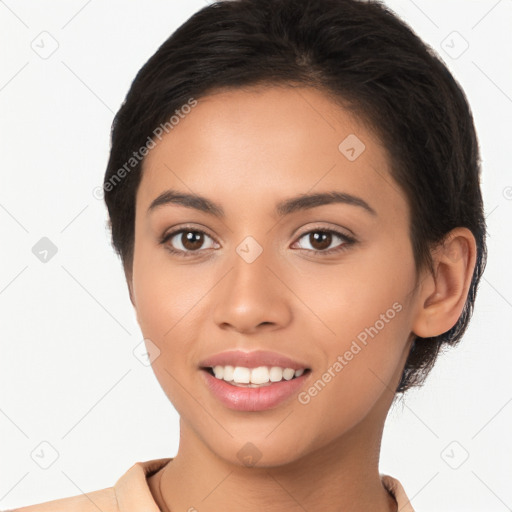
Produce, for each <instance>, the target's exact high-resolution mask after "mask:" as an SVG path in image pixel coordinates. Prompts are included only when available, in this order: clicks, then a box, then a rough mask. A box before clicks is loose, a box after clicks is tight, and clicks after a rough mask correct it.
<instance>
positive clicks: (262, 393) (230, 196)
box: [129, 87, 419, 465]
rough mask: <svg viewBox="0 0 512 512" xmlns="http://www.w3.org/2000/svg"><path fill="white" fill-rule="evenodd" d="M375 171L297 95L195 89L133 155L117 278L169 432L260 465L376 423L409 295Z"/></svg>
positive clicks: (373, 150) (405, 244)
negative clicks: (159, 134)
mask: <svg viewBox="0 0 512 512" xmlns="http://www.w3.org/2000/svg"><path fill="white" fill-rule="evenodd" d="M187 111H188V109H187ZM389 166H390V162H389V159H388V156H387V153H386V150H385V148H384V147H382V146H381V145H380V144H379V141H378V140H377V138H376V137H375V136H374V135H373V134H372V132H370V131H369V130H368V129H367V128H365V126H364V125H363V124H362V123H361V122H359V121H358V120H357V119H355V118H354V117H352V116H351V115H349V114H348V113H347V112H345V111H343V110H341V109H340V108H339V107H337V106H336V105H335V104H333V103H332V102H331V101H330V100H329V99H328V98H327V97H326V96H324V95H323V94H322V93H321V92H319V91H317V90H314V89H308V88H301V89H295V90H294V89H291V88H278V87H272V88H267V89H254V90H250V91H241V90H235V91H231V92H224V93H221V94H215V95H211V96H208V97H205V98H201V99H199V100H198V103H197V105H196V106H195V107H193V108H191V111H190V113H188V114H187V115H184V114H183V115H182V118H180V120H179V123H178V124H176V125H175V126H174V128H173V129H172V130H171V131H170V132H169V133H168V134H166V135H164V137H163V138H162V140H161V141H160V142H158V143H157V145H156V147H154V148H153V149H151V150H150V151H149V153H148V155H147V156H146V158H145V161H144V171H143V176H142V180H141V183H140V187H139V189H138V193H137V200H136V222H135V250H134V261H133V276H132V279H131V281H129V284H130V288H131V297H132V301H133V304H134V306H135V308H136V312H137V317H138V321H139V324H140V327H141V330H142V333H143V335H144V337H145V338H146V339H148V340H150V342H147V346H148V351H149V353H150V354H151V357H155V355H158V351H157V350H156V351H155V349H154V346H156V347H158V350H159V351H160V352H159V355H158V356H157V357H156V358H155V359H154V360H153V362H152V365H153V369H154V371H155V374H156V376H157V378H158V380H159V382H160V384H161V386H162V388H163V390H164V391H165V393H166V394H167V396H168V397H169V399H170V400H171V401H172V403H173V404H174V406H175V408H176V409H177V411H178V412H179V414H180V416H181V429H182V441H184V440H186V442H189V443H193V442H195V443H196V446H202V447H203V448H208V449H210V450H211V451H212V452H213V453H216V454H218V455H219V456H221V457H222V458H224V459H226V460H229V461H232V462H235V463H238V464H240V463H245V462H246V461H247V460H249V459H251V457H252V459H251V460H254V461H255V460H256V459H260V460H259V461H258V464H259V465H260V464H261V465H277V464H284V463H287V462H291V461H293V460H296V459H298V458H300V457H301V456H304V455H306V454H308V453H312V452H313V451H314V450H317V449H320V448H325V447H326V446H333V445H332V443H333V442H339V443H342V442H343V439H348V436H349V431H350V436H354V435H356V436H357V435H358V434H356V433H359V434H361V435H364V436H368V435H369V434H370V433H371V432H375V429H377V430H378V429H380V428H381V427H382V423H383V422H384V419H385V416H386V413H387V411H388V408H389V406H390V404H391V402H392V399H393V395H394V390H395V389H396V386H397V385H398V382H399V380H400V376H401V373H402V369H403V366H404V363H405V360H406V357H407V354H408V350H409V348H410V342H411V331H413V328H414V325H413V324H414V319H415V314H416V313H415V311H416V309H417V307H418V302H419V301H418V298H417V295H416V294H415V291H414V283H415V268H414V261H413V253H412V246H411V241H410V239H409V210H408V206H407V203H406V200H405V196H404V194H403V192H402V191H401V190H400V189H399V187H398V185H397V184H396V183H395V182H394V181H393V180H392V178H391V176H390V169H389ZM170 191H172V193H171V192H170ZM164 193H168V195H167V200H168V201H166V200H165V199H166V197H165V196H162V194H164ZM317 194H318V195H319V196H318V197H317V198H316V199H315V198H314V197H313V196H316V195H317ZM188 195H197V196H200V197H201V198H202V199H199V198H197V199H193V200H192V199H190V198H189V199H186V201H185V200H184V198H185V196H188ZM308 196H312V197H313V198H312V199H309V200H304V199H305V198H306V197H308ZM159 197H160V198H161V199H160V200H159V201H158V205H155V206H154V207H151V205H152V203H153V202H154V201H155V200H156V199H157V198H159ZM171 197H174V198H175V199H174V200H172V201H170V199H171ZM176 197H178V199H179V198H180V197H181V200H177V199H176ZM300 198H302V199H303V201H300V202H298V201H297V199H300ZM185 203H186V204H185ZM212 205H213V206H212ZM287 205H288V206H287ZM206 206H209V208H206ZM163 239H165V240H166V241H165V242H163V243H162V240H163ZM172 251H176V252H172ZM235 351H239V352H241V353H238V357H237V354H236V353H234V352H235ZM256 351H260V354H254V353H255V352H256ZM261 351H263V352H264V353H261ZM244 353H245V354H244ZM269 353H270V354H269ZM244 355H245V356H247V357H245V358H244ZM280 357H282V358H288V360H284V359H280ZM212 358H213V359H212ZM209 366H212V367H213V366H217V368H216V369H215V371H216V373H217V376H223V378H222V379H219V378H217V377H215V376H213V375H212V373H211V371H209V370H208V369H206V367H209ZM229 366H232V367H234V368H235V367H240V368H238V369H237V368H235V369H234V370H233V369H231V370H230V368H228V367H229ZM257 367H259V369H258V370H255V368H257ZM261 367H263V368H261ZM272 368H273V369H272ZM286 368H290V369H291V370H299V371H297V372H292V371H291V370H288V371H284V373H283V370H284V369H286ZM300 370H305V371H304V373H302V375H300V374H301V371H300ZM233 372H234V378H235V379H236V380H238V381H240V382H239V383H238V385H235V384H233V383H231V384H230V383H228V381H229V380H230V379H231V378H232V376H233ZM292 374H293V375H294V377H293V378H292V379H291V380H287V379H288V378H290V376H291V375H292ZM295 374H297V377H295ZM225 379H228V381H226V380H225ZM248 379H253V380H254V381H255V382H264V383H265V381H267V382H266V383H265V384H259V385H258V384H257V385H255V387H250V386H248V385H247V384H245V383H244V381H245V382H247V380H248ZM269 379H270V381H269ZM273 381H276V382H273ZM362 433H364V434H362ZM353 438H354V437H353ZM363 438H364V437H363ZM248 443H251V444H248ZM248 457H249V458H248Z"/></svg>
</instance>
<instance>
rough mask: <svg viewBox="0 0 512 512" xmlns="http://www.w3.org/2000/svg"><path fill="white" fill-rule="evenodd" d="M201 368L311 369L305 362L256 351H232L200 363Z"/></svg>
mask: <svg viewBox="0 0 512 512" xmlns="http://www.w3.org/2000/svg"><path fill="white" fill-rule="evenodd" d="M199 366H200V367H201V368H213V367H215V366H233V367H236V366H242V367H245V368H257V367H258V366H269V367H272V366H280V367H281V368H292V369H293V370H300V369H302V368H303V369H306V368H309V366H308V364H307V363H306V362H304V361H296V360H293V359H291V358H290V357H287V356H284V355H282V354H278V353H277V352H269V351H265V350H254V351H252V352H243V351H241V350H231V351H227V352H222V353H220V354H215V355H214V356H211V357H208V358H207V359H204V360H203V361H201V362H200V363H199Z"/></svg>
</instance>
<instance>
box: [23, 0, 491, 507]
mask: <svg viewBox="0 0 512 512" xmlns="http://www.w3.org/2000/svg"><path fill="white" fill-rule="evenodd" d="M479 177H480V168H479V154H478V144H477V140H476V136H475V130H474V126H473V120H472V115H471V111H470V108H469V106H468V104H467V101H466V98H465V95H464V93H463V91H462V90H461V88H460V86H458V84H457V83H456V82H455V80H454V79H453V77H452V76H451V75H450V73H449V72H448V71H447V69H446V67H445V66H444V65H443V64H442V63H441V62H440V60H439V59H438V58H437V57H436V56H435V55H434V54H433V53H432V52H431V51H430V50H429V49H427V47H426V46H425V45H424V44H423V43H422V42H421V41H420V40H419V39H418V37H417V36H416V35H415V34H414V33H413V32H412V31H411V30H410V29H409V28H408V27H407V26H406V25H405V24H404V23H403V22H401V21H400V20H399V19H398V18H397V17H396V16H394V15H393V14H392V13H390V12H389V11H388V10H386V8H385V7H384V6H382V5H380V4H377V3H373V2H361V1H357V0H234V1H222V2H217V3H214V4H212V5H209V6H207V7H205V8H204V9H202V10H201V11H199V12H198V13H196V14H195V15H194V16H192V17H191V18H190V19H189V20H188V21H187V22H186V23H185V24H183V25H182V26H181V27H180V28H179V29H178V30H176V32H175V33H174V34H173V35H172V36H171V37H170V38H169V39H168V40H167V41H165V42H164V44H163V45H162V46H161V47H160V48H159V49H158V51H157V52H156V53H155V54H154V55H153V56H152V57H151V59H150V60H149V61H148V62H147V63H146V64H145V65H144V67H143V68H142V69H141V70H140V71H139V73H138V74H137V76H136V78H135V80H134V82H133V83H132V86H131V88H130V91H129V92H128V95H127V97H126V100H125V102H124V104H123V105H122V107H121V109H120V110H119V112H118V113H117V115H116V118H115V120H114V124H113V130H112V146H111V153H110V159H109V162H108V166H107V171H106V174H105V181H104V191H105V201H106V205H107V207H108V211H109V215H110V222H111V230H112V242H113V246H114V248H115V250H116V251H117V253H118V254H119V255H120V257H121V260H122V263H123V268H124V272H125V275H126V279H127V284H128V289H129V294H130V299H131V301H132V304H133V306H134V309H135V311H136V313H137V319H138V323H139V325H140V327H141V330H142V333H143V334H144V337H145V342H146V348H147V350H148V357H149V359H150V361H151V364H152V367H153V369H154V371H155V375H156V377H157V378H158V380H159V382H160V384H161V386H162V389H163V390H164V392H165V393H166V394H167V396H168V397H169V400H170V401H171V402H172V404H173V406H174V407H175V408H176V410H177V411H178V413H179V414H180V445H179V449H178V453H177V454H176V456H175V457H174V458H162V459H156V460H151V461H146V462H139V463H137V464H135V465H134V466H132V467H131V468H130V469H129V470H128V471H127V472H126V473H125V474H124V475H123V476H122V477H121V478H120V479H119V480H118V481H117V482H116V484H115V485H114V486H113V487H111V488H108V489H103V490H100V491H96V492H93V493H89V494H88V495H80V496H75V497H71V498H64V499H62V500H57V501H53V502H48V503H45V504H40V505H34V506H30V507H25V508H22V509H19V510H20V511H23V512H43V511H46V510H52V511H61V510H62V511H64V510H76V511H83V512H85V511H89V510H90V511H92V510H97V509H98V508H99V509H100V510H103V511H121V512H128V511H139V510H140V511H152V512H156V511H158V510H162V511H164V512H170V511H173V512H174V511H177V510H189V511H194V510H198V511H203V510H204V511H207V510H212V511H213V510H223V511H230V510H235V509H236V510H238V509H240V508H241V507H243V508H244V509H245V510H248V511H249V512H251V511H259V510H266V511H273V510H283V509H284V510H287V511H292V510H293V511H295V510H297V511H299V510H309V511H313V510H322V511H325V510H332V511H334V510H350V511H363V510H364V511H368V510H372V511H379V512H380V511H382V512H384V511H395V510H400V511H402V512H403V511H411V510H413V509H412V507H411V505H410V502H409V499H408V497H407V495H406V493H405V490H404V489H403V487H402V485H401V484H400V482H399V480H398V479H396V478H393V477H391V476H390V475H383V474H380V473H379V470H378V463H379V451H380V443H381V438H382V431H383V427H384V422H385V419H386V416H387V413H388V411H389V408H390V406H391V405H392V403H393V401H394V400H395V399H396V398H397V397H399V396H401V395H402V394H403V393H404V392H405V391H407V390H408V389H410V388H412V387H414V386H419V385H421V384H422V383H423V382H424V380H425V378H426V376H427V375H428V373H429V371H430V369H431V368H432V366H433V364H434V362H435V360H436V357H437V355H438V353H439V350H440V348H441V347H443V346H445V345H446V344H448V345H454V344H456V343H457V342H458V341H459V340H460V338H461V336H462V334H463V333H464V331H465V329H466V327H467V325H468V322H469V319H470V316H471V312H472V308H473V304H474V301H475V296H476V290H477V286H478V282H479V280H480V276H481V274H482V272H483V269H484V267H485V261H486V245H485V236H486V226H485V221H484V216H483V204H482V196H481V191H480V185H479Z"/></svg>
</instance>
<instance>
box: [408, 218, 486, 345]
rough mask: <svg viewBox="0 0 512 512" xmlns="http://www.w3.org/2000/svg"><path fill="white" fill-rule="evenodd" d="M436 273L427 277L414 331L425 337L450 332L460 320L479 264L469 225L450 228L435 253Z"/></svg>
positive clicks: (422, 285)
mask: <svg viewBox="0 0 512 512" xmlns="http://www.w3.org/2000/svg"><path fill="white" fill-rule="evenodd" d="M432 259H433V267H434V275H431V274H430V273H429V274H428V275H427V276H426V277H424V278H423V281H422V283H421V290H420V292H419V297H418V299H419V300H418V311H417V314H416V318H415V321H414V323H413V327H412V330H413V332H414V334H416V335H417V336H420V337H422V338H429V337H432V336H438V335H440V334H443V333H445V332H446V331H449V330H450V329H451V328H452V327H453V326H454V325H455V324H456V323H457V321H458V319H459V317H460V315H461V313H462V310H463V308H464V304H465V302H466V298H467V295H468V291H469V287H470V285H471V279H472V277H473V270H474V268H475V263H476V242H475V237H474V236H473V233H471V231H470V230H469V229H468V228H464V227H458V228H455V229H453V230H452V231H450V232H449V233H448V234H447V236H446V237H445V239H444V242H443V243H442V244H440V245H439V246H438V247H436V249H435V250H434V251H433V253H432Z"/></svg>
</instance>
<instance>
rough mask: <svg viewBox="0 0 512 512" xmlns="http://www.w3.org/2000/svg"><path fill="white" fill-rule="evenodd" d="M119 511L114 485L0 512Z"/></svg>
mask: <svg viewBox="0 0 512 512" xmlns="http://www.w3.org/2000/svg"><path fill="white" fill-rule="evenodd" d="M98 510H101V511H102V512H119V507H118V504H117V499H116V494H115V491H114V488H113V487H108V488H106V489H102V490H99V491H93V492H88V493H85V494H79V495H77V496H70V497H68V498H62V499H58V500H53V501H47V502H45V503H39V504H36V505H29V506H26V507H22V508H15V509H11V510H4V511H0V512H98Z"/></svg>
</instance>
